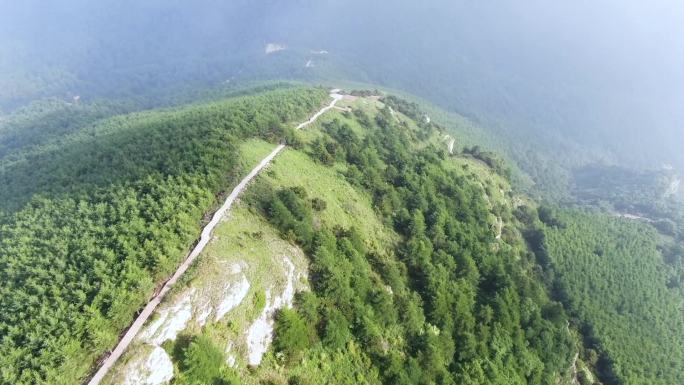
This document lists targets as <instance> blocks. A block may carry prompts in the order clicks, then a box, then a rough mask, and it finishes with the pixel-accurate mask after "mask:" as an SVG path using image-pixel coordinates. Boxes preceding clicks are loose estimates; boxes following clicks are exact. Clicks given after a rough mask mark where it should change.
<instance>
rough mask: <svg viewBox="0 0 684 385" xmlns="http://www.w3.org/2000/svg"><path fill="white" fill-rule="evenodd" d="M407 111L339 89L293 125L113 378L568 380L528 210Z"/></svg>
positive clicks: (567, 359) (489, 164)
mask: <svg viewBox="0 0 684 385" xmlns="http://www.w3.org/2000/svg"><path fill="white" fill-rule="evenodd" d="M409 107H412V106H411V105H409V104H405V103H402V102H400V101H398V100H392V99H383V100H382V101H381V100H380V98H379V97H377V96H372V95H369V96H365V97H356V96H353V97H352V96H349V97H347V98H346V99H345V101H343V103H342V105H341V106H340V108H339V109H336V110H334V111H331V112H329V113H327V114H326V115H324V116H322V117H321V120H320V123H317V124H315V125H314V126H312V127H311V128H309V129H306V130H305V131H303V132H301V133H297V135H296V137H294V138H293V139H292V140H291V143H292V147H291V148H289V149H287V150H285V152H284V153H283V154H282V155H281V156H280V157H279V158H277V159H276V160H275V161H274V163H273V164H272V165H271V166H270V167H269V170H268V171H267V172H266V173H265V174H262V175H261V176H260V177H259V178H258V179H257V181H256V183H255V184H254V185H253V186H251V187H250V188H249V189H248V190H247V196H246V199H244V200H242V201H241V202H240V203H238V205H237V207H236V208H235V211H234V212H233V213H232V214H231V215H229V216H228V217H227V218H226V219H225V222H223V223H222V224H221V225H219V227H218V228H217V233H218V236H217V237H216V239H215V240H214V241H212V243H211V245H210V246H209V249H208V250H207V251H206V252H205V253H204V254H203V255H202V256H200V259H199V260H200V261H201V262H200V264H199V265H198V266H197V269H196V270H194V271H192V272H191V274H190V275H189V276H188V278H187V285H186V286H185V287H179V288H178V289H177V291H175V292H174V294H173V295H172V296H171V297H170V298H169V299H168V301H167V302H166V303H165V304H164V305H162V308H161V309H160V311H159V315H158V316H157V317H158V318H156V319H155V320H153V321H152V322H150V323H149V325H148V326H147V329H146V330H148V331H147V332H144V333H143V334H141V335H140V336H139V338H138V345H137V346H138V347H137V348H133V349H131V350H130V351H129V352H128V353H127V356H126V357H125V358H124V360H123V361H122V362H121V364H120V365H119V366H118V367H117V368H116V369H115V372H114V373H113V375H112V377H111V378H110V379H109V380H108V381H110V382H111V383H121V382H124V383H125V381H127V379H130V378H135V379H140V378H148V379H149V378H150V376H152V377H153V378H152V380H151V381H149V383H164V381H166V380H168V379H169V378H171V377H173V380H172V381H173V382H174V383H177V384H184V383H188V384H190V383H194V381H204V382H217V381H219V382H220V381H223V382H224V383H237V382H238V381H240V382H244V383H247V384H257V383H262V382H270V383H278V384H279V383H288V382H289V383H311V384H314V383H349V384H358V383H392V384H395V383H431V382H439V383H454V382H455V383H459V382H463V381H466V382H468V383H473V384H480V383H481V384H528V383H531V384H545V383H569V381H570V375H571V373H570V369H571V364H572V359H573V356H574V354H575V352H576V351H577V348H576V346H575V344H576V342H575V340H574V337H573V335H572V334H570V333H569V331H568V329H567V327H566V324H567V321H566V317H565V315H564V313H563V310H562V307H561V306H560V305H559V304H558V303H555V302H553V301H551V300H550V299H549V298H548V296H547V295H546V294H545V288H544V287H543V284H542V283H541V280H539V279H538V277H537V270H536V269H535V266H536V265H535V261H534V258H531V254H530V253H529V252H528V251H527V248H526V246H525V243H524V242H523V240H522V237H521V236H520V232H519V228H522V225H521V224H520V222H519V221H518V219H516V217H515V216H514V215H513V211H514V210H515V209H516V208H517V207H518V206H520V205H523V206H524V200H522V199H521V198H518V197H515V196H514V194H513V193H512V192H511V190H510V187H509V183H508V182H507V180H506V176H505V175H506V171H505V168H503V167H502V165H501V164H500V162H498V161H497V160H496V158H495V157H494V156H493V155H492V154H487V153H484V152H479V151H472V152H471V153H458V154H453V155H450V154H449V150H448V144H449V142H448V141H447V142H445V141H444V134H445V133H444V131H443V130H442V129H440V127H438V126H437V125H435V124H433V123H428V122H427V120H426V119H423V118H422V115H421V116H420V118H419V119H413V118H411V117H409V115H414V112H415V111H414V110H413V109H412V108H409ZM402 110H403V112H402ZM261 143H262V142H254V141H252V142H250V143H249V145H246V146H242V147H241V148H242V151H243V154H245V155H244V156H245V157H248V158H257V157H258V156H254V155H253V154H250V153H251V152H253V151H255V150H254V149H260V148H261V149H262V150H260V151H265V147H264V146H263V145H262V144H261ZM495 170H499V172H500V174H499V173H497V171H495ZM288 261H289V263H288ZM288 266H289V267H288ZM238 267H239V268H238ZM226 268H228V270H225V269H226ZM219 276H220V277H224V278H223V279H219V280H217V279H216V278H212V277H219ZM231 277H232V278H231ZM292 277H295V279H294V281H293V280H292ZM296 277H299V278H296ZM240 282H248V283H249V286H248V287H247V286H246V285H244V284H240ZM245 287H247V289H246V291H243V290H244V288H245ZM226 288H228V289H226ZM230 288H232V289H230ZM226 290H227V291H226ZM293 290H294V291H296V292H298V294H297V295H295V296H294V298H292V302H290V301H291V299H290V298H291V297H290V295H292V294H294V291H293ZM211 293H213V294H211ZM279 293H280V294H279ZM281 294H283V295H284V294H287V295H285V297H281ZM230 298H234V299H235V301H233V302H231V303H232V306H231V307H230V310H229V311H228V312H227V313H225V315H223V316H222V317H220V318H215V317H214V316H213V315H208V316H206V317H205V314H216V312H217V309H218V303H220V302H221V301H222V299H230ZM205 304H208V305H205ZM278 308H280V310H279V311H274V310H276V309H278ZM184 309H185V310H184ZM187 309H190V310H189V311H188V310H187ZM204 309H210V310H209V312H208V313H206V312H205V311H204ZM211 309H213V310H211ZM173 319H180V321H179V322H178V323H174V322H170V321H169V320H173ZM270 320H272V321H270ZM271 322H273V324H272V325H273V326H274V336H273V344H272V345H270V344H269V343H268V341H270V338H271V337H270V331H269V328H270V326H269V325H271ZM178 324H180V325H181V326H180V327H175V326H173V325H178ZM168 327H171V330H173V338H166V337H162V336H167V335H168V336H170V334H166V333H164V334H159V333H160V330H162V331H163V330H166V328H168ZM264 328H265V329H264ZM257 331H258V332H257ZM155 336H160V337H159V338H158V339H156V337H155ZM256 336H258V338H256V340H255V337H256ZM253 341H262V342H260V343H257V344H254V343H252V342H253ZM264 343H266V345H264ZM264 346H271V347H270V348H269V349H268V351H267V352H266V354H265V355H264V356H263V358H262V357H260V355H261V354H262V353H263V347H264ZM158 348H161V349H163V351H164V352H165V356H166V357H168V361H166V362H167V363H170V365H171V366H170V367H169V366H166V365H160V366H158V367H159V368H163V369H164V370H165V372H163V373H155V372H154V371H150V369H151V367H150V365H149V363H150V362H151V361H150V360H152V362H153V361H154V360H153V359H154V358H155V357H158V356H159V354H160V352H159V350H157V349H158ZM202 352H204V353H202ZM206 352H210V354H208V353H206ZM157 374H158V375H157ZM131 376H132V377H131ZM141 376H142V377H141ZM155 381H157V382H155Z"/></svg>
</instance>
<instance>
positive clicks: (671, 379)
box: [539, 211, 684, 385]
mask: <svg viewBox="0 0 684 385" xmlns="http://www.w3.org/2000/svg"><path fill="white" fill-rule="evenodd" d="M540 214H541V212H540ZM555 217H556V220H557V221H560V222H562V223H563V224H564V225H563V226H549V225H545V226H544V231H543V235H544V238H543V248H541V249H540V250H539V252H540V253H541V254H542V256H543V257H544V260H545V261H546V263H548V264H549V266H548V267H549V268H550V271H551V273H552V278H553V285H554V288H555V291H556V295H558V297H559V298H562V299H563V302H564V303H565V304H566V305H567V307H568V308H569V309H570V310H571V312H572V314H573V315H574V316H575V317H576V318H577V319H578V320H579V321H578V322H579V323H580V325H579V326H581V329H582V332H583V334H584V335H585V337H586V338H587V340H588V341H589V343H590V345H593V346H594V347H595V348H596V350H598V352H599V353H600V359H598V360H597V359H594V360H593V361H596V364H597V367H598V369H599V372H600V374H601V375H602V377H603V378H604V379H605V382H606V383H608V384H611V385H612V384H630V385H642V384H643V385H646V384H648V385H671V384H682V383H684V334H683V333H682V330H684V313H683V312H682V310H683V309H682V298H684V288H683V287H682V282H683V281H682V279H681V278H682V271H684V269H683V267H684V265H683V264H682V263H681V257H678V256H680V255H681V254H682V253H681V248H680V247H679V246H677V245H672V246H670V247H669V248H667V249H666V250H665V255H662V254H661V253H660V251H659V236H658V234H657V233H656V232H655V231H654V229H653V228H651V227H650V226H649V225H648V224H645V223H635V222H629V221H627V220H624V219H619V218H612V217H608V216H604V215H599V214H596V213H593V212H583V211H567V212H563V211H560V212H556V214H555ZM664 257H665V258H664ZM588 361H592V360H591V359H589V360H588Z"/></svg>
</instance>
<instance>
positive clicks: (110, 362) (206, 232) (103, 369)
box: [88, 89, 342, 385]
mask: <svg viewBox="0 0 684 385" xmlns="http://www.w3.org/2000/svg"><path fill="white" fill-rule="evenodd" d="M330 96H331V97H332V98H333V100H332V101H331V102H330V104H328V105H327V106H325V107H323V108H322V109H321V110H320V111H318V112H317V113H316V114H314V115H313V116H312V117H311V119H309V120H307V121H306V122H304V123H301V124H300V125H298V126H297V129H298V130H299V129H302V128H304V127H306V126H308V125H309V124H311V123H313V122H315V121H316V119H318V118H319V117H320V116H321V115H323V114H324V113H326V112H327V111H328V110H330V109H331V108H333V107H335V104H336V103H337V102H338V101H339V100H341V99H342V95H340V94H339V90H337V89H335V90H332V91H330ZM283 148H285V145H283V144H281V145H279V146H278V147H276V148H275V149H274V150H273V151H272V152H271V153H270V154H268V156H266V157H265V158H264V159H262V160H261V162H260V163H259V165H257V166H256V167H255V168H254V169H253V170H252V171H251V172H250V173H249V174H248V175H247V176H246V177H245V178H244V179H242V181H240V183H239V184H238V185H237V186H235V188H234V189H233V191H232V192H231V193H230V195H228V198H226V201H225V202H224V203H223V205H222V206H221V208H219V209H218V210H217V211H216V212H215V213H214V216H213V217H212V218H211V221H209V223H207V225H206V226H205V227H204V229H202V234H201V236H200V240H199V242H197V245H196V246H195V247H194V248H193V249H192V251H191V252H190V254H188V256H187V257H186V258H185V260H184V261H183V263H182V264H181V265H180V266H179V267H178V269H177V270H176V272H175V273H173V275H172V276H171V278H170V279H169V280H168V281H166V283H165V284H164V286H163V287H162V289H161V291H160V292H159V293H158V294H157V295H155V296H154V297H153V298H152V299H151V300H150V302H148V303H147V305H146V306H145V308H143V310H142V312H140V314H139V315H138V318H136V319H135V321H134V322H133V324H132V325H131V327H130V328H129V329H128V331H127V332H126V334H124V336H123V337H122V338H121V340H120V341H119V343H118V344H117V345H116V348H114V350H113V351H112V353H111V354H110V355H109V356H108V357H107V358H106V359H105V360H104V362H103V363H102V365H101V366H100V368H99V369H98V370H97V372H96V373H95V375H94V376H93V377H92V379H91V380H90V382H88V385H97V384H99V383H100V381H102V379H103V378H104V377H105V375H107V373H108V372H109V370H110V369H111V368H112V367H113V366H114V364H115V363H116V361H117V360H118V359H119V358H120V357H121V355H122V354H123V352H124V351H125V350H126V348H127V347H128V345H130V343H131V342H132V341H133V339H134V338H135V336H136V335H137V334H138V332H139V331H140V329H141V328H142V327H143V325H144V324H145V322H146V321H147V319H148V318H149V317H150V316H151V315H152V313H153V312H154V309H155V308H156V307H157V306H158V305H159V303H160V302H161V301H162V299H163V298H164V296H165V295H166V293H168V292H169V291H170V290H171V287H172V286H173V285H174V284H175V283H176V282H177V281H178V278H180V277H181V276H182V275H183V274H184V273H185V272H186V271H187V270H188V268H189V267H190V265H192V263H193V262H194V261H195V259H196V258H197V257H198V256H199V255H200V254H201V253H202V250H204V247H205V246H206V245H207V244H208V243H209V241H210V240H211V234H212V232H213V231H214V228H215V227H216V225H218V224H219V222H220V221H221V218H223V216H224V215H226V213H227V212H228V210H230V208H231V206H232V205H233V203H234V202H235V200H236V199H237V197H238V196H239V195H240V193H242V191H243V190H244V189H245V187H247V185H248V184H249V182H250V181H251V180H252V179H254V177H256V176H257V175H258V174H259V173H260V172H261V171H262V170H263V169H264V168H265V167H266V166H267V165H268V164H269V163H270V162H271V160H273V158H275V157H276V156H277V155H278V154H279V153H280V151H282V150H283Z"/></svg>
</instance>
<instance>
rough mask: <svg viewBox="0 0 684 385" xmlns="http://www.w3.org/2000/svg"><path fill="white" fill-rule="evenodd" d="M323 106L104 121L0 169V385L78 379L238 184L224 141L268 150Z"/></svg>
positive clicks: (256, 106) (302, 102)
mask: <svg viewBox="0 0 684 385" xmlns="http://www.w3.org/2000/svg"><path fill="white" fill-rule="evenodd" d="M325 96H326V93H325V91H324V90H320V89H300V88H294V89H289V90H281V91H274V92H269V93H264V94H261V95H259V96H250V97H244V98H237V99H229V100H227V101H220V102H214V103H211V104H202V105H197V106H192V107H186V108H180V109H171V110H167V111H152V112H144V113H137V114H132V115H124V116H118V117H114V118H109V119H105V120H101V121H99V122H98V123H96V124H94V125H88V126H86V127H85V128H83V129H79V130H76V131H74V132H72V133H71V134H69V135H67V136H63V137H61V138H59V139H58V140H53V141H48V142H46V143H44V144H42V145H39V146H29V147H27V148H26V150H24V151H15V152H13V153H12V154H11V155H9V156H6V157H4V158H1V159H0V210H1V211H3V212H4V214H3V215H2V216H0V383H3V384H35V383H57V382H59V383H77V382H78V381H79V379H82V378H83V376H85V375H86V374H87V373H88V371H89V370H90V368H91V366H92V364H93V363H94V362H95V359H96V358H97V357H98V356H100V355H101V354H102V353H104V352H105V351H106V350H107V349H110V348H111V347H112V346H113V345H114V344H115V342H116V341H117V337H118V335H119V333H120V332H121V331H122V330H123V329H124V328H125V327H126V326H128V325H129V324H130V322H131V320H132V317H133V315H134V313H135V312H136V311H137V310H138V309H139V308H140V307H141V306H142V305H143V304H144V303H145V301H146V300H147V298H148V297H149V296H150V295H151V293H152V292H153V290H154V288H155V286H157V285H158V284H159V282H160V281H161V280H162V279H164V278H165V277H167V276H168V274H169V272H171V271H172V270H173V269H174V268H175V266H176V265H177V263H178V262H179V261H180V259H181V258H182V257H183V255H184V254H185V252H186V250H187V249H188V248H189V246H190V245H191V244H192V242H193V240H194V239H195V238H196V237H197V234H198V232H199V228H200V225H201V221H202V217H203V214H204V213H206V212H207V211H208V210H209V209H210V208H211V206H212V205H214V204H215V203H216V201H217V198H216V197H217V196H220V194H221V193H222V192H223V191H225V190H226V189H227V188H229V187H230V186H231V184H233V183H234V182H235V181H236V178H237V177H238V176H239V174H240V173H241V172H242V170H241V169H240V162H239V157H238V155H239V154H238V153H237V145H236V144H237V142H238V141H239V140H241V139H242V138H245V137H251V136H260V137H262V138H265V139H271V140H280V139H281V138H282V137H283V136H284V134H285V132H286V131H287V130H285V129H284V128H283V127H284V123H287V122H291V121H294V120H300V119H302V118H303V117H304V116H306V115H307V114H308V113H309V112H310V111H312V110H314V109H316V108H317V107H318V106H319V105H320V104H321V102H322V101H323V100H324V99H325ZM57 124H59V121H57ZM55 129H56V130H59V128H55Z"/></svg>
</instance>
